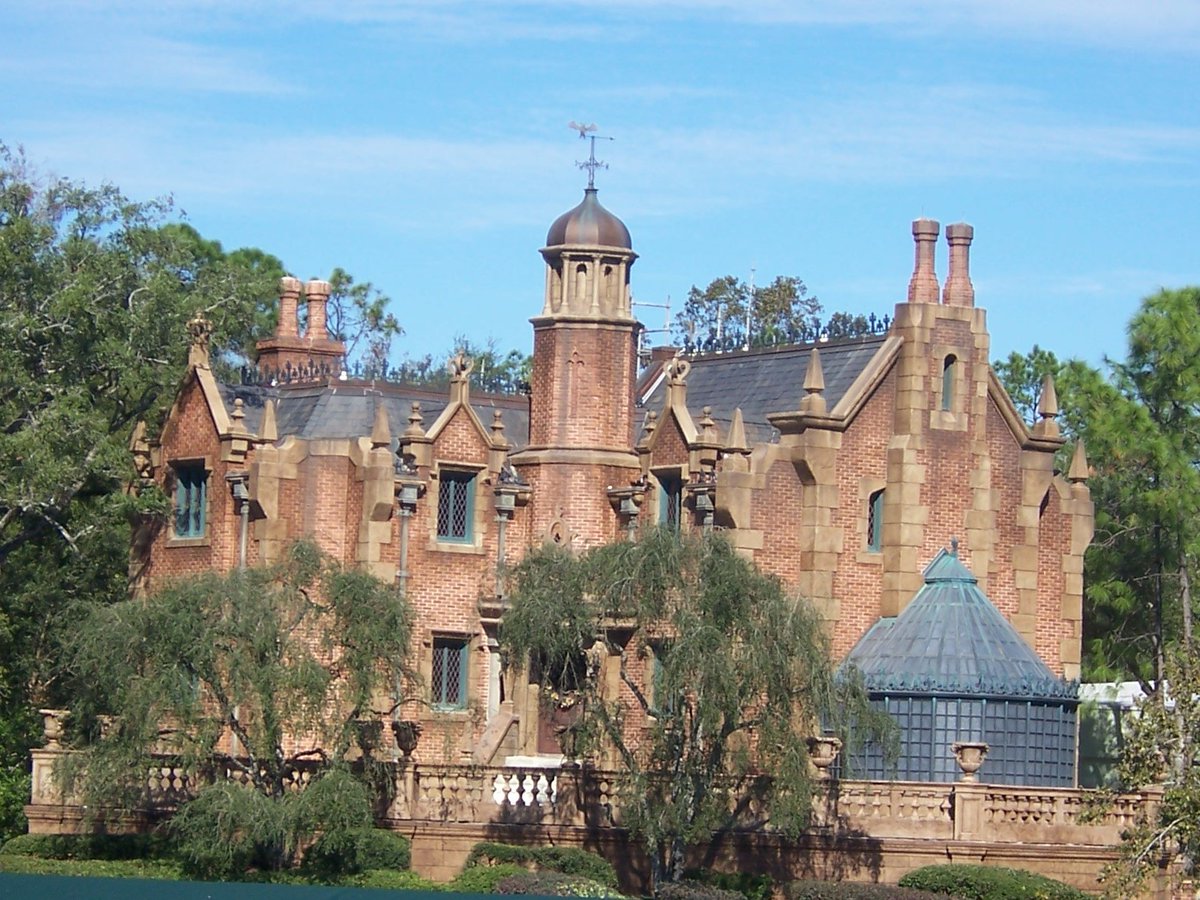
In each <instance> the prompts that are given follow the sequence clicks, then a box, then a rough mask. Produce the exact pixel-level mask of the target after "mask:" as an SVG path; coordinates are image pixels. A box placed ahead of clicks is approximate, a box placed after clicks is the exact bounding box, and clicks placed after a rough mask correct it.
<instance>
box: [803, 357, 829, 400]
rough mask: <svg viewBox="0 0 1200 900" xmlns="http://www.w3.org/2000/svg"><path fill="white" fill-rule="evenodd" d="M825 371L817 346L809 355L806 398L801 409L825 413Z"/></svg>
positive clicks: (805, 381) (805, 376) (805, 379)
mask: <svg viewBox="0 0 1200 900" xmlns="http://www.w3.org/2000/svg"><path fill="white" fill-rule="evenodd" d="M824 391H825V373H824V371H823V370H822V369H821V351H820V350H818V349H817V348H816V347H813V348H812V353H811V354H810V355H809V357H808V371H806V372H805V373H804V399H803V400H801V401H800V411H801V412H804V413H816V414H817V415H825V397H824V396H822V395H823V392H824Z"/></svg>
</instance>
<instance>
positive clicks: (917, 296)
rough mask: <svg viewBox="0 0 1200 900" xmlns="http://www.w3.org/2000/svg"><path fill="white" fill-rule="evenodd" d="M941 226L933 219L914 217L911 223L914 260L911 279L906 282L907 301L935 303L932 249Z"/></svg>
mask: <svg viewBox="0 0 1200 900" xmlns="http://www.w3.org/2000/svg"><path fill="white" fill-rule="evenodd" d="M940 227H941V226H939V225H938V223H937V222H936V221H934V220H933V219H916V220H914V221H913V223H912V233H913V243H915V244H916V261H915V263H914V265H913V274H912V279H911V280H910V281H909V282H908V302H909V303H937V301H938V280H937V272H936V271H935V270H934V251H935V248H936V247H937V237H938V231H939V229H940Z"/></svg>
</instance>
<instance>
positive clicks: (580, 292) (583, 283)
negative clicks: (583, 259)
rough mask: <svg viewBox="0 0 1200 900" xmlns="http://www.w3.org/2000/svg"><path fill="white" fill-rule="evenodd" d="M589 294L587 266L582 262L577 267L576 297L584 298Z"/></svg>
mask: <svg viewBox="0 0 1200 900" xmlns="http://www.w3.org/2000/svg"><path fill="white" fill-rule="evenodd" d="M586 296H587V266H585V265H584V264H583V263H580V264H579V265H577V266H576V267H575V299H576V300H582V299H583V298H584V297H586Z"/></svg>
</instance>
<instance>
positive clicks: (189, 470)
mask: <svg viewBox="0 0 1200 900" xmlns="http://www.w3.org/2000/svg"><path fill="white" fill-rule="evenodd" d="M174 469H175V537H177V538H198V537H204V517H205V516H204V514H205V507H206V506H207V505H208V472H207V471H206V470H205V468H204V463H199V462H197V463H176V464H175V465H174Z"/></svg>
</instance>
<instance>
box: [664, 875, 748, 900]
mask: <svg viewBox="0 0 1200 900" xmlns="http://www.w3.org/2000/svg"><path fill="white" fill-rule="evenodd" d="M657 897H658V900H743V897H742V895H741V894H740V893H739V892H738V891H730V890H726V889H725V888H719V887H716V886H715V885H711V884H705V883H704V882H702V881H686V880H685V881H672V882H669V883H668V884H663V885H659V888H658V893H657Z"/></svg>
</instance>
